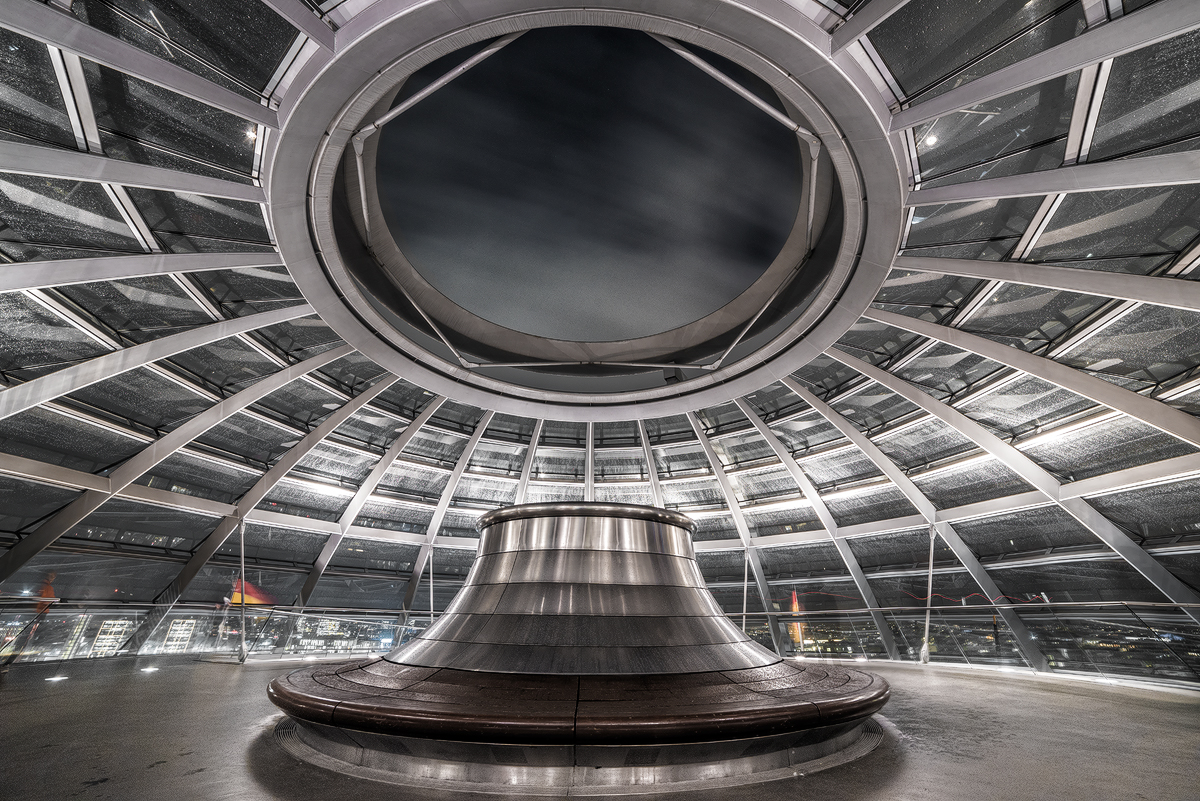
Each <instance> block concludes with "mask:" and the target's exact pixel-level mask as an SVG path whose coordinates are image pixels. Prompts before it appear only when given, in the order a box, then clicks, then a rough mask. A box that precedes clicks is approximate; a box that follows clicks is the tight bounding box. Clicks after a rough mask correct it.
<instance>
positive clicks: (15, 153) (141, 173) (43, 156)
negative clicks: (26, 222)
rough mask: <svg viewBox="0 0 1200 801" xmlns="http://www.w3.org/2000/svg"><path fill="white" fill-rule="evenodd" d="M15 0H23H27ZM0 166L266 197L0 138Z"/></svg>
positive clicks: (214, 181) (258, 190)
mask: <svg viewBox="0 0 1200 801" xmlns="http://www.w3.org/2000/svg"><path fill="white" fill-rule="evenodd" d="M16 2H21V3H27V2H31V0H16ZM0 170H3V171H5V172H11V173H16V174H18V175H37V176H42V177H46V178H64V179H67V180H72V181H94V182H99V183H108V184H119V185H121V186H136V187H141V188H143V189H162V190H166V191H168V192H186V193H190V194H194V195H208V196H210V197H219V198H228V199H230V200H242V201H246V202H248V203H263V202H265V201H266V199H267V197H266V194H265V193H264V192H263V189H262V187H260V186H253V185H251V184H239V183H234V182H233V181H225V180H222V179H220V178H209V177H207V176H204V175H194V174H192V173H187V172H180V171H178V170H168V169H166V168H164V167H151V166H149V165H146V164H138V163H136V162H133V161H120V160H118V159H110V158H106V157H105V156H97V155H95V154H92V153H77V152H73V151H70V150H63V149H61V148H55V147H43V146H41V145H28V144H25V143H23V142H8V141H2V140H0Z"/></svg>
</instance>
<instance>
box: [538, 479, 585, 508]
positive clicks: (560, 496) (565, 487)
mask: <svg viewBox="0 0 1200 801" xmlns="http://www.w3.org/2000/svg"><path fill="white" fill-rule="evenodd" d="M582 500H583V485H582V484H533V483H531V484H530V485H529V489H528V490H527V492H526V495H525V503H570V502H572V501H582Z"/></svg>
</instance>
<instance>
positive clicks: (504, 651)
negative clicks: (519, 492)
mask: <svg viewBox="0 0 1200 801" xmlns="http://www.w3.org/2000/svg"><path fill="white" fill-rule="evenodd" d="M690 525H691V523H690V521H688V520H687V519H686V518H684V517H683V516H682V515H674V514H673V513H664V512H663V510H661V509H653V508H650V507H635V506H625V505H617V504H600V503H595V504H589V503H573V504H535V505H531V506H528V507H509V508H507V509H503V510H500V511H499V512H494V513H490V514H489V515H485V516H484V518H483V525H482V526H481V532H480V551H479V554H480V555H479V556H478V557H477V558H476V560H475V563H474V565H473V566H472V568H471V571H470V573H469V574H468V575H467V580H466V584H465V586H464V587H463V589H462V591H460V593H459V594H458V596H457V597H456V598H455V600H454V601H453V602H452V603H451V604H450V606H449V607H448V608H447V610H446V612H445V613H444V614H443V615H442V617H441V618H440V619H439V620H438V621H437V622H436V623H434V625H432V626H430V627H429V628H428V629H426V630H425V631H424V632H422V633H421V634H420V635H418V636H417V637H416V638H415V639H413V640H412V641H411V642H409V643H407V644H405V645H403V646H401V647H399V648H397V649H396V650H395V651H393V652H392V653H390V654H388V656H387V660H388V661H389V662H391V663H395V664H400V665H412V666H424V667H437V668H458V669H460V670H468V671H484V672H495V673H506V674H544V675H611V674H621V675H628V674H636V675H654V674H667V673H703V672H706V671H721V670H741V669H745V668H751V667H753V668H760V667H763V666H767V665H774V664H776V663H778V662H779V661H780V658H779V656H778V655H776V654H774V653H772V652H771V651H768V650H767V649H765V648H763V647H762V646H760V645H758V644H757V643H755V642H753V641H752V640H750V639H749V638H748V637H747V636H746V635H745V633H743V632H742V631H741V630H740V629H739V628H737V627H736V626H735V625H733V623H732V622H731V621H730V620H729V619H728V618H727V617H726V616H725V614H724V612H723V611H722V610H721V608H720V606H719V605H718V604H717V602H716V600H715V599H714V598H713V596H712V594H711V593H710V592H709V591H708V588H707V586H706V585H705V582H704V577H703V575H702V574H701V572H700V568H699V566H698V565H697V563H696V557H695V551H694V549H693V547H692V542H691V534H690V530H689V528H690Z"/></svg>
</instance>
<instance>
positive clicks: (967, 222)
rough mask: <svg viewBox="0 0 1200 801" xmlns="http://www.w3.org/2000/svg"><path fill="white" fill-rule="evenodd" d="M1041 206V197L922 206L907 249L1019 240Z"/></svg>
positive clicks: (912, 227) (913, 224)
mask: <svg viewBox="0 0 1200 801" xmlns="http://www.w3.org/2000/svg"><path fill="white" fill-rule="evenodd" d="M1041 205H1042V199H1041V198H1040V197H1014V198H1005V199H1003V200H975V201H971V202H970V203H944V204H942V205H940V206H920V207H918V208H917V209H916V211H915V212H914V214H913V218H912V225H910V226H909V229H908V239H907V240H906V242H905V247H915V246H919V245H934V244H949V243H953V242H968V241H976V240H990V239H1011V238H1013V237H1020V235H1021V234H1023V233H1024V232H1025V228H1026V227H1027V226H1028V225H1029V221H1030V220H1032V219H1033V215H1034V214H1035V213H1036V212H1037V210H1038V207H1040V206H1041ZM918 255H926V254H918Z"/></svg>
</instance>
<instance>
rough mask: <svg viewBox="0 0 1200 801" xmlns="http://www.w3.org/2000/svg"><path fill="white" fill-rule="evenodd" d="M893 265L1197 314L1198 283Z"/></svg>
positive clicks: (1032, 268) (1056, 270) (1037, 268)
mask: <svg viewBox="0 0 1200 801" xmlns="http://www.w3.org/2000/svg"><path fill="white" fill-rule="evenodd" d="M893 266H894V267H896V268H897V269H900V270H916V271H918V272H923V273H938V274H941V275H958V276H962V277H964V278H980V279H982V280H984V281H1005V282H1007V283H1010V284H1021V285H1023V286H1038V287H1044V288H1046V289H1061V290H1066V291H1068V292H1081V293H1083V294H1085V295H1098V296H1100V297H1103V298H1113V299H1115V300H1134V301H1137V302H1139V303H1150V304H1152V305H1155V306H1166V307H1169V308H1172V309H1185V310H1187V311H1200V281H1187V280H1180V279H1178V278H1158V277H1154V276H1149V275H1135V274H1130V273H1111V272H1107V271H1104V270H1087V269H1079V268H1075V267H1053V266H1051V265H1048V264H1027V263H1022V262H1011V261H983V260H981V259H979V260H977V259H937V258H929V257H926V256H897V257H896V260H895V262H894V263H893Z"/></svg>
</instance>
